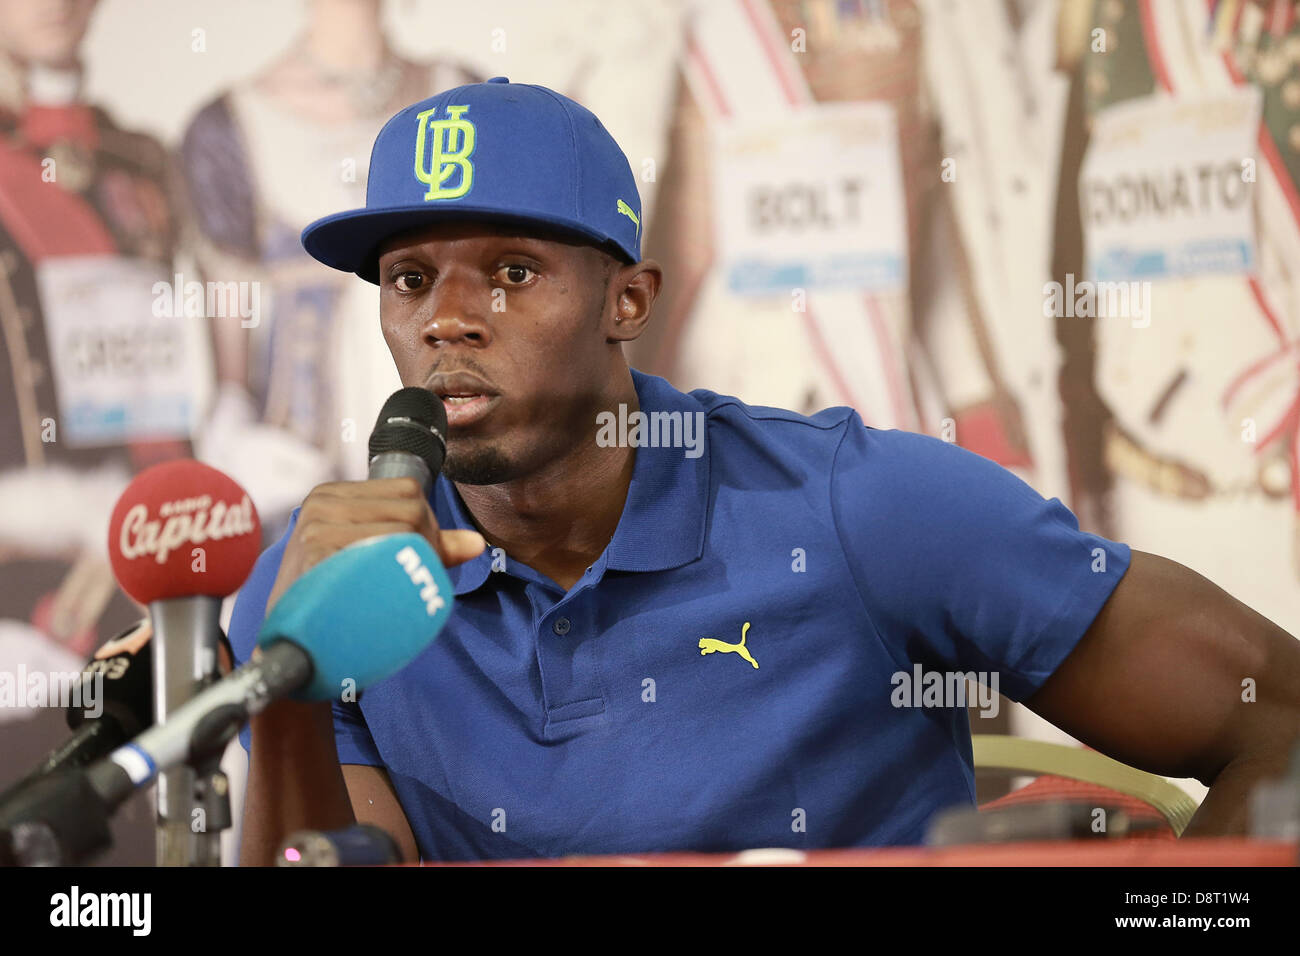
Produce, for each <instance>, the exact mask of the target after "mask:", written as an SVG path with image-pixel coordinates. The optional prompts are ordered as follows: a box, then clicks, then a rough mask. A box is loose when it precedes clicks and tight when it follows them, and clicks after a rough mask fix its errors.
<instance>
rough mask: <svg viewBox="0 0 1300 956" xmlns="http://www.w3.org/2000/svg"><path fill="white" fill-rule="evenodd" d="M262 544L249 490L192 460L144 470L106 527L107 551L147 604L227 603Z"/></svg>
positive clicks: (124, 582) (127, 587)
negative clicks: (178, 601)
mask: <svg viewBox="0 0 1300 956" xmlns="http://www.w3.org/2000/svg"><path fill="white" fill-rule="evenodd" d="M261 546H262V529H261V525H260V524H259V522H258V520H257V511H256V509H254V508H253V502H252V501H251V500H250V499H249V497H248V493H247V492H245V491H244V489H243V488H241V487H239V485H238V483H236V482H235V480H234V479H233V478H231V477H230V476H229V475H226V474H224V473H222V472H220V471H217V469H215V468H210V467H209V466H207V465H204V464H202V463H200V462H197V461H193V460H191V459H181V460H178V461H169V462H165V463H163V464H161V465H154V466H153V467H152V468H147V469H145V470H144V471H142V472H140V474H138V475H137V476H136V477H135V480H134V481H132V482H131V484H129V485H127V487H126V490H125V491H123V492H122V497H121V498H119V499H118V501H117V506H116V507H115V508H114V509H113V517H112V520H111V521H110V522H109V526H108V554H109V559H110V560H111V561H112V563H113V574H114V575H116V577H117V581H118V583H119V584H120V585H121V586H122V590H123V591H125V592H126V593H127V594H129V595H131V597H133V598H135V599H136V600H137V601H139V602H140V603H141V604H146V605H148V604H153V603H154V602H155V601H165V600H170V599H173V598H185V597H194V596H200V595H201V596H204V597H214V598H223V597H225V596H226V595H228V594H233V593H234V592H235V591H237V590H238V589H239V586H240V585H241V584H243V583H244V580H245V579H246V578H247V577H248V574H249V572H250V571H252V570H253V564H254V562H255V561H257V555H258V553H259V552H260V551H261Z"/></svg>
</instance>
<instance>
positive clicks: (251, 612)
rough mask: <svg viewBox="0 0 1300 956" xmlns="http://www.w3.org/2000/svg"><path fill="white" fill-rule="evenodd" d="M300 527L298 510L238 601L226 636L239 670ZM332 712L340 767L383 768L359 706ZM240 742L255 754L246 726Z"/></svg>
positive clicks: (336, 706)
mask: <svg viewBox="0 0 1300 956" xmlns="http://www.w3.org/2000/svg"><path fill="white" fill-rule="evenodd" d="M297 523H298V509H297V508H295V509H294V511H293V514H292V515H291V516H290V517H289V526H288V528H286V529H285V532H284V535H283V536H282V537H281V538H280V540H279V541H277V542H276V543H275V544H273V545H271V547H269V548H267V549H266V551H264V552H263V553H262V555H261V556H260V557H259V558H258V559H257V563H256V564H255V565H253V573H252V574H250V575H249V576H248V580H247V581H245V582H244V586H243V587H242V588H240V590H239V596H238V597H237V598H236V599H235V607H234V610H233V611H231V614H230V628H229V630H230V633H229V634H228V635H227V636H228V638H229V640H230V649H231V652H232V653H233V654H234V657H235V666H236V667H238V666H240V665H241V664H243V663H245V662H246V661H247V660H248V658H249V657H250V656H251V655H252V653H253V648H254V647H256V646H257V632H258V631H259V630H260V629H261V627H262V621H263V620H264V619H265V618H266V601H267V598H269V597H270V596H271V588H273V587H274V586H275V578H276V575H278V574H279V573H280V561H281V560H282V559H283V557H284V549H285V546H286V545H287V544H288V543H289V536H290V535H291V534H293V529H294V526H295V525H297ZM331 710H332V711H333V714H334V744H335V747H336V748H337V749H338V755H339V763H340V764H365V765H367V766H372V767H382V766H383V765H384V762H383V760H382V759H381V758H380V756H379V750H378V749H377V748H376V747H375V742H374V739H373V738H372V737H371V736H370V730H369V729H368V728H367V727H366V719H365V717H364V716H363V715H362V713H361V706H360V704H358V703H355V702H344V701H337V700H336V701H334V702H333V703H332V704H331ZM239 742H240V743H241V744H242V745H243V747H244V750H245V751H246V752H248V753H251V752H252V751H251V747H252V732H251V731H250V730H249V727H248V725H247V724H245V725H244V726H243V728H242V729H241V730H240V731H239Z"/></svg>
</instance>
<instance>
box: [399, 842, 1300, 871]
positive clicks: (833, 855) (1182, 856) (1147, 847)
mask: <svg viewBox="0 0 1300 956" xmlns="http://www.w3.org/2000/svg"><path fill="white" fill-rule="evenodd" d="M1297 862H1300V844H1298V843H1296V842H1295V841H1280V840H1250V839H1238V838H1225V837H1218V838H1198V839H1190V838H1189V839H1185V840H1178V841H1176V842H1164V841H1159V840H1124V841H1117V842H1115V843H1100V842H1098V843H1093V842H1082V841H1081V842H1061V843H1017V844H1007V845H1002V846H962V847H943V848H926V847H905V848H897V849H895V848H890V849H849V850H810V851H802V850H783V849H773V850H747V851H745V852H743V853H717V854H707V853H642V854H636V855H626V854H625V855H619V856H568V857H562V858H560V859H541V860H539V859H533V860H491V861H483V862H471V863H425V864H423V865H424V866H1295V865H1297ZM410 865H417V864H410Z"/></svg>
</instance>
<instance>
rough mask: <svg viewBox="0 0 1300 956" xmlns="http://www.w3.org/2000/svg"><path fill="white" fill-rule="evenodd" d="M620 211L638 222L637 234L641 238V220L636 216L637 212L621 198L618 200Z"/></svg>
mask: <svg viewBox="0 0 1300 956" xmlns="http://www.w3.org/2000/svg"><path fill="white" fill-rule="evenodd" d="M618 211H619V212H620V213H622V214H623V215H625V216H627V218H629V219H631V220H632V221H633V222H634V223H636V234H637V236H638V238H639V237H640V235H641V220H640V219H638V218H637V217H636V213H634V212H633V211H632V207H631V206H629V205H628V204H627V203H625V202H623V200H621V199H620V200H619V201H618Z"/></svg>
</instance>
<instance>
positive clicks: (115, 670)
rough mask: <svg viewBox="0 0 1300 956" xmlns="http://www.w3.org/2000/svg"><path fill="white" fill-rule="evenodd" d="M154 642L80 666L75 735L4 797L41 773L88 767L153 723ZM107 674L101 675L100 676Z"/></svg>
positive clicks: (71, 713)
mask: <svg viewBox="0 0 1300 956" xmlns="http://www.w3.org/2000/svg"><path fill="white" fill-rule="evenodd" d="M148 625H149V622H148V621H147V620H144V621H137V622H136V623H135V624H132V625H131V626H130V627H128V628H126V630H124V631H122V632H121V633H120V634H118V635H117V636H116V637H114V638H113V641H114V642H116V641H119V640H123V639H125V638H128V637H131V636H132V635H134V634H136V633H137V632H139V630H140V629H141V628H143V627H147V626H148ZM152 643H153V642H152V641H149V642H147V643H146V644H144V646H143V647H141V648H140V649H139V650H138V651H137V652H135V653H131V652H130V651H124V652H122V653H120V654H114V655H113V656H111V657H106V658H104V659H103V660H94V659H92V660H90V661H89V662H87V664H86V666H85V667H83V668H82V669H81V678H80V680H81V690H82V693H81V694H80V695H77V696H79V697H80V698H81V703H79V704H78V703H76V702H73V703H70V704H69V705H68V710H67V720H68V729H69V730H72V731H74V733H73V735H72V736H71V737H70V738H69V739H68V740H67V741H66V742H65V743H63V744H61V745H60V746H59V747H57V748H55V749H54V750H52V751H50V752H49V754H47V755H46V757H45V759H44V760H42V761H41V762H40V764H38V765H37V766H36V767H35V768H34V769H33V770H32V771H31V772H30V773H29V774H27V775H26V776H25V777H23V778H22V779H21V780H19V781H18V782H17V783H15V784H14V785H13V786H11V787H9V788H8V789H7V790H6V791H5V792H4V794H3V795H0V801H3V800H5V799H7V798H8V797H9V796H11V795H12V794H14V793H16V792H17V791H18V790H20V789H22V788H23V787H25V786H27V785H28V784H29V783H31V782H32V781H33V780H36V779H37V778H38V777H43V776H45V775H47V774H51V773H57V772H58V771H60V770H70V769H75V768H77V767H84V766H87V765H88V764H90V763H92V762H94V761H96V760H98V759H99V758H100V757H103V756H106V755H107V754H109V753H111V752H112V751H113V750H115V749H116V748H118V747H120V746H121V745H122V744H124V743H126V742H127V741H128V740H130V739H131V738H132V737H134V736H135V735H136V734H138V733H140V731H142V730H144V729H145V728H146V727H148V726H149V724H150V723H152V722H153V651H152V650H151V649H150V648H151V646H152ZM97 675H102V677H100V676H97ZM96 683H99V685H100V688H101V690H100V691H99V695H98V696H99V700H98V705H99V706H98V707H95V708H94V709H95V710H98V711H99V712H98V713H97V714H91V713H88V712H87V706H86V705H87V695H88V694H90V693H91V690H90V688H91V687H93V686H94V685H95V684H96Z"/></svg>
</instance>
